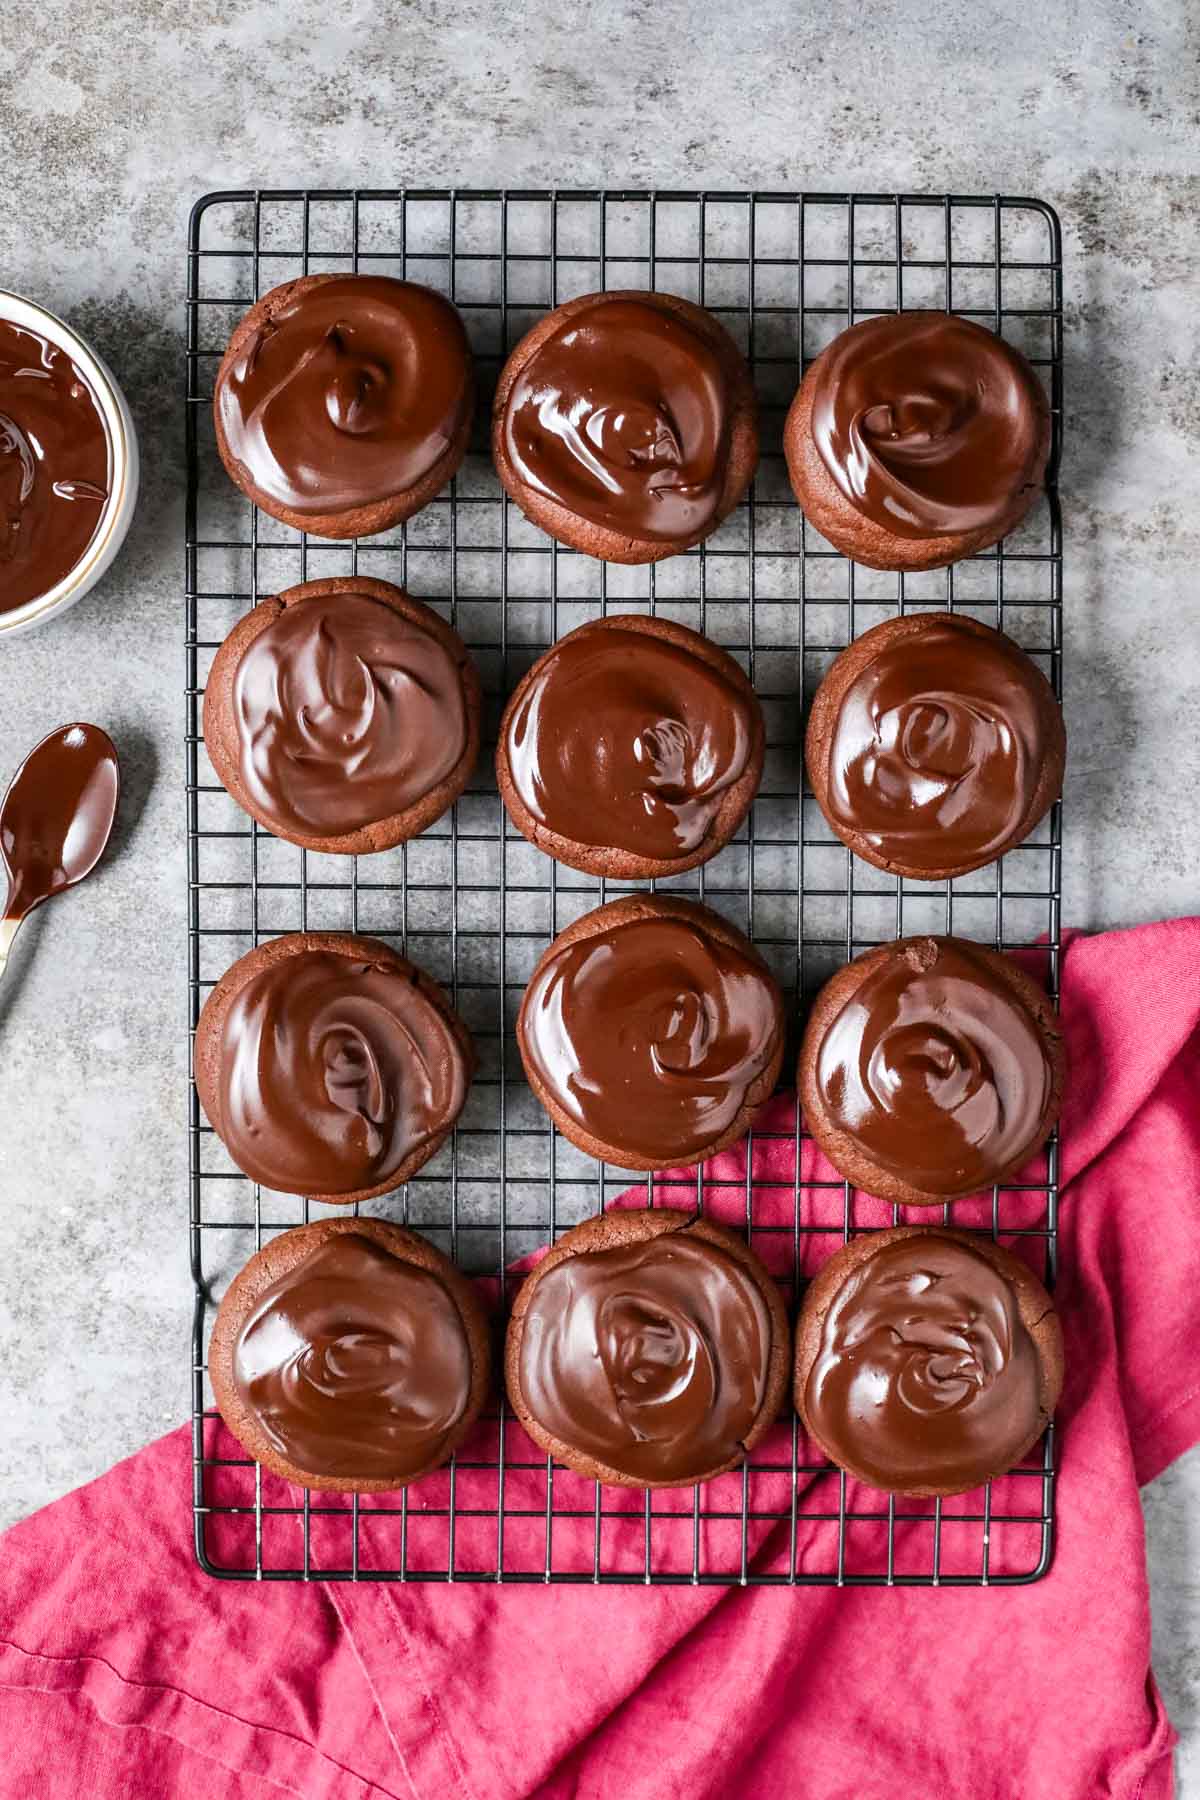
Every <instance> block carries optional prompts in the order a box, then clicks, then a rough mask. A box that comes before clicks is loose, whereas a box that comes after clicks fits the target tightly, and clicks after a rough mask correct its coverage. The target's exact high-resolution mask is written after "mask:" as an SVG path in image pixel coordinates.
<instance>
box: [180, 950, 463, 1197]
mask: <svg viewBox="0 0 1200 1800" xmlns="http://www.w3.org/2000/svg"><path fill="white" fill-rule="evenodd" d="M218 1054H219V1062H218V1066H217V1076H216V1103H217V1111H218V1115H219V1116H218V1118H216V1119H214V1120H213V1124H214V1125H215V1126H216V1127H217V1129H218V1130H219V1132H220V1135H221V1137H222V1139H223V1140H224V1142H225V1144H226V1146H227V1147H228V1149H229V1153H230V1155H231V1156H232V1157H233V1159H234V1161H235V1162H236V1163H237V1165H238V1167H239V1168H241V1169H243V1170H244V1171H245V1172H246V1174H247V1175H249V1176H250V1177H251V1179H252V1180H254V1181H260V1182H262V1183H263V1185H264V1186H265V1187H270V1188H276V1189H278V1190H280V1191H281V1192H283V1193H289V1194H352V1193H355V1192H357V1191H358V1190H359V1189H360V1188H373V1187H377V1186H378V1185H379V1184H380V1183H381V1182H385V1181H386V1180H387V1179H388V1177H389V1176H391V1175H392V1174H394V1173H395V1171H396V1170H397V1169H398V1168H399V1167H400V1166H401V1164H402V1163H403V1162H405V1161H406V1160H407V1158H408V1157H410V1156H411V1155H412V1154H413V1153H414V1152H415V1151H417V1150H418V1149H419V1148H420V1147H421V1146H422V1145H423V1144H426V1143H428V1142H429V1140H430V1139H431V1138H434V1137H436V1136H438V1135H439V1134H440V1133H441V1132H442V1130H443V1129H444V1128H445V1126H446V1125H447V1123H448V1122H449V1121H450V1120H452V1119H453V1118H454V1117H455V1116H456V1115H457V1113H458V1111H459V1109H460V1108H461V1106H462V1102H463V1098H464V1095H465V1092H466V1082H467V1073H466V1067H465V1061H464V1057H463V1053H462V1050H461V1048H460V1046H459V1044H458V1041H457V1039H456V1038H455V1036H454V1034H453V1032H452V1030H451V1028H450V1025H449V1023H448V1022H447V1020H446V1019H445V1018H444V1017H443V1016H442V1014H441V1012H439V1010H438V1009H437V1007H436V1006H435V1005H434V1004H433V1002H432V1001H431V1000H430V999H428V998H427V996H426V995H425V994H424V993H423V992H422V990H421V989H420V988H419V987H418V986H417V985H416V984H415V982H413V981H412V980H411V979H408V978H406V977H405V976H404V975H403V974H402V973H400V972H399V971H398V970H396V969H394V968H392V967H390V966H389V965H387V964H383V963H372V962H368V961H360V960H359V959H357V958H355V957H351V956H343V955H340V954H338V953H337V952H335V951H330V950H320V949H306V950H304V951H302V952H299V953H298V954H296V955H295V956H288V957H284V958H282V959H281V960H280V961H278V962H272V963H268V964H266V965H265V966H263V967H262V968H260V969H259V971H258V972H257V974H255V975H253V976H251V978H250V980H249V981H248V982H246V983H245V985H244V986H243V987H242V988H241V989H240V991H239V992H238V993H237V995H236V996H235V998H234V1000H233V1002H232V1004H231V1005H230V1007H229V1010H228V1012H227V1013H226V1015H225V1019H224V1024H223V1030H222V1033H221V1038H220V1044H219V1051H218Z"/></svg>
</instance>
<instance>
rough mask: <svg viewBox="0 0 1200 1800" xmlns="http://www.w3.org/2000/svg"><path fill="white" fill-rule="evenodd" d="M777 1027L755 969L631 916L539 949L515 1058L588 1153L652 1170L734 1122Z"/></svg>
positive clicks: (677, 929)
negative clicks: (616, 1154)
mask: <svg viewBox="0 0 1200 1800" xmlns="http://www.w3.org/2000/svg"><path fill="white" fill-rule="evenodd" d="M782 1030H783V1018H782V1004H781V1001H780V997H779V991H778V989H777V988H776V986H775V983H774V982H773V981H772V979H771V977H770V975H769V974H768V973H767V971H766V970H765V969H764V968H763V967H762V966H761V965H760V964H759V963H758V962H756V961H751V960H750V958H749V957H747V956H746V955H744V954H743V953H742V951H740V950H737V949H734V948H733V947H732V945H729V944H725V943H722V942H720V941H719V940H718V939H717V938H715V937H712V936H710V935H709V933H708V932H707V931H705V930H704V929H703V928H702V927H701V926H700V925H699V924H696V923H692V922H691V921H688V920H684V919H680V918H671V917H657V918H639V919H634V920H631V921H627V922H626V923H624V924H618V925H616V926H614V927H612V928H610V929H609V930H606V931H602V932H598V933H596V934H595V935H594V936H592V937H587V938H577V939H576V940H575V942H574V943H570V944H567V945H564V946H562V947H561V948H559V949H558V950H557V951H555V950H554V949H553V947H552V948H551V952H550V954H549V955H548V957H547V958H546V960H545V962H544V963H543V964H542V965H541V967H540V969H539V970H538V971H536V972H535V974H534V978H533V980H532V981H531V982H530V984H529V986H528V988H527V989H526V991H525V999H524V1001H523V1002H522V1007H521V1033H522V1042H523V1046H524V1051H525V1055H526V1057H527V1059H528V1060H529V1062H530V1064H531V1065H532V1067H533V1069H534V1070H535V1071H536V1073H537V1075H538V1076H539V1077H540V1079H541V1080H542V1082H543V1083H544V1084H545V1086H546V1087H547V1088H548V1089H549V1090H550V1092H551V1093H552V1094H553V1096H554V1098H555V1100H556V1101H557V1103H558V1104H559V1105H560V1106H561V1107H562V1108H563V1110H564V1111H565V1112H566V1113H567V1114H568V1116H569V1117H570V1118H572V1119H573V1120H574V1121H575V1123H576V1125H577V1126H578V1127H579V1128H580V1129H581V1130H582V1131H584V1132H586V1133H587V1134H588V1135H589V1136H590V1137H593V1138H595V1139H596V1140H597V1141H598V1142H600V1143H602V1144H606V1145H610V1146H612V1147H614V1148H618V1149H621V1150H623V1151H625V1152H626V1153H628V1154H629V1155H632V1156H646V1157H647V1158H649V1159H651V1160H652V1161H661V1160H662V1159H663V1158H670V1157H679V1158H691V1159H693V1160H694V1159H695V1158H696V1157H698V1156H700V1155H701V1154H703V1152H704V1151H705V1149H706V1148H707V1147H708V1146H709V1145H711V1144H714V1143H716V1141H717V1139H718V1138H720V1137H721V1136H722V1135H723V1134H724V1133H725V1132H726V1131H728V1130H729V1128H730V1127H731V1126H732V1125H733V1123H734V1121H735V1119H736V1118H737V1115H738V1113H739V1112H740V1110H741V1109H742V1107H743V1106H744V1105H745V1104H746V1097H747V1094H748V1092H749V1090H750V1088H751V1087H752V1086H753V1084H754V1083H755V1082H756V1081H757V1080H758V1079H759V1078H760V1077H761V1076H762V1074H763V1071H764V1070H765V1069H766V1068H767V1067H768V1065H769V1064H770V1062H771V1060H772V1057H773V1056H774V1054H775V1051H776V1050H777V1048H778V1045H779V1039H780V1036H781V1034H782Z"/></svg>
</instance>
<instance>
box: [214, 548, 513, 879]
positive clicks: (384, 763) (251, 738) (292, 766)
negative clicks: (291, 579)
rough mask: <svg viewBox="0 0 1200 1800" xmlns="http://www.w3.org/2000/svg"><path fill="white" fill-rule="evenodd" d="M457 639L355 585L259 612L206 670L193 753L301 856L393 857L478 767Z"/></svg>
mask: <svg viewBox="0 0 1200 1800" xmlns="http://www.w3.org/2000/svg"><path fill="white" fill-rule="evenodd" d="M479 714H480V689H479V677H478V675H477V674H476V671H475V665H474V663H473V662H472V661H471V658H470V656H469V655H468V654H467V647H466V645H465V644H464V643H463V641H462V639H461V638H460V637H459V635H458V633H457V632H456V631H454V630H453V629H452V628H451V627H450V626H449V625H447V624H446V622H445V620H444V619H441V618H439V617H438V615H437V613H435V612H434V611H432V609H431V608H430V607H428V606H423V605H422V604H421V602H420V601H419V600H414V599H412V598H411V597H410V595H408V594H406V593H405V592H404V590H403V588H398V587H393V586H392V584H391V582H389V581H372V580H370V579H369V578H368V577H366V576H364V575H342V576H337V577H336V578H334V579H333V580H330V581H307V582H304V583H302V584H301V585H300V586H299V587H293V588H288V589H287V590H286V591H285V592H284V593H282V594H278V595H276V596H275V597H274V598H273V599H270V600H264V601H262V602H261V604H260V605H258V606H256V607H255V608H254V611H253V612H251V613H248V614H247V615H246V617H245V618H244V619H242V620H240V621H239V623H238V624H237V625H235V626H234V628H233V630H232V631H231V632H230V634H229V636H228V637H227V638H226V639H225V642H224V643H223V644H222V645H221V648H220V649H219V650H218V651H217V654H216V656H215V657H214V658H213V665H212V669H211V671H210V673H209V677H208V683H207V686H206V688H205V694H204V742H205V745H206V747H207V750H208V754H209V758H210V760H211V762H212V765H213V768H214V769H215V770H216V772H217V776H218V778H219V779H220V781H221V782H222V783H223V785H224V786H225V787H226V788H227V789H228V791H229V792H230V793H231V794H232V795H233V798H234V799H235V800H236V801H237V803H238V805H239V806H240V807H241V808H242V809H243V811H245V812H248V813H249V814H250V816H251V818H253V819H257V820H258V822H259V824H260V825H263V826H265V827H266V829H267V830H268V831H271V832H274V834H275V836H276V837H281V838H287V839H288V840H289V842H291V843H293V844H302V845H303V846H304V847H305V848H306V849H309V850H325V851H328V852H331V853H335V854H338V855H345V856H358V855H363V854H366V853H367V852H369V851H372V850H390V849H391V848H392V846H393V845H394V844H399V843H403V842H404V841H405V840H406V839H407V838H411V837H416V835H417V834H418V832H421V831H424V830H425V828H426V826H428V825H431V824H432V823H433V821H434V820H435V819H437V818H440V817H441V815H442V814H443V813H444V812H446V811H447V809H448V808H449V807H450V806H452V805H453V803H454V801H455V800H457V798H458V796H459V795H460V794H461V793H462V791H463V788H464V787H465V786H466V784H467V782H468V780H469V779H470V776H471V772H472V770H473V769H474V767H475V760H476V757H477V756H478V754H479Z"/></svg>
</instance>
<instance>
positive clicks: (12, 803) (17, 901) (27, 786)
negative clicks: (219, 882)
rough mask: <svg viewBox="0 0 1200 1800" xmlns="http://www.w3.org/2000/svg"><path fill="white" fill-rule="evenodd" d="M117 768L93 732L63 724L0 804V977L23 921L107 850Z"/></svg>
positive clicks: (107, 742)
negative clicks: (3, 882) (3, 889)
mask: <svg viewBox="0 0 1200 1800" xmlns="http://www.w3.org/2000/svg"><path fill="white" fill-rule="evenodd" d="M120 792H121V769H120V764H119V763H118V761H117V753H116V750H115V749H114V748H113V743H112V739H111V738H110V737H109V736H108V733H107V732H104V731H101V729H100V727H99V726H98V725H63V726H62V727H61V728H60V729H59V730H58V731H52V732H51V733H50V736H49V737H48V738H43V740H42V742H41V743H40V744H39V745H38V746H37V748H36V749H35V750H31V751H30V752H29V755H28V756H27V757H26V758H25V761H24V762H23V763H22V764H21V767H20V768H19V769H18V770H17V772H16V774H15V775H14V776H13V778H12V781H11V782H10V784H9V789H8V792H7V794H5V796H4V799H3V801H0V859H2V860H3V862H4V866H5V869H6V870H7V871H8V899H7V900H6V901H5V904H4V916H3V918H0V975H3V973H4V970H5V968H6V966H7V964H8V953H9V951H10V950H11V949H12V944H13V939H14V938H15V937H16V935H17V931H18V929H19V928H20V925H21V923H22V921H23V920H24V919H27V918H28V917H29V914H30V913H31V912H32V911H33V910H34V908H35V907H38V906H40V905H41V904H42V902H43V900H49V899H50V898H51V897H52V896H53V895H55V894H61V893H63V892H64V891H65V890H66V889H67V888H71V887H74V886H75V884H76V883H77V882H80V881H82V880H83V879H84V877H85V876H87V875H90V874H91V872H92V870H93V869H94V868H95V866H96V864H97V863H98V862H99V861H100V858H101V857H102V856H103V855H104V851H105V849H106V847H107V845H108V840H109V837H110V836H111V834H112V828H113V820H114V818H115V817H116V812H117V798H118V796H119V794H120Z"/></svg>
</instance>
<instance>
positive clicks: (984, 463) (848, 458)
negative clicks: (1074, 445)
mask: <svg viewBox="0 0 1200 1800" xmlns="http://www.w3.org/2000/svg"><path fill="white" fill-rule="evenodd" d="M814 380H815V382H816V388H815V392H814V394H813V404H812V431H813V440H814V442H815V443H816V446H817V450H818V452H819V454H820V457H821V460H822V462H823V463H824V464H825V466H826V468H827V469H828V470H829V473H830V474H831V475H832V477H833V479H834V481H835V482H836V483H837V485H838V487H839V488H840V489H841V491H842V493H843V494H844V495H845V497H846V499H847V500H849V501H850V503H851V505H852V506H854V507H855V508H856V509H857V511H859V512H860V513H862V514H864V515H865V517H867V518H868V519H871V520H873V521H874V523H875V524H876V525H881V526H883V527H884V529H885V530H887V531H890V532H892V533H893V534H894V535H895V536H896V537H902V538H928V537H950V536H955V535H957V534H958V533H960V532H970V531H978V530H980V529H981V528H984V527H990V526H992V525H999V524H1002V522H1003V521H1004V519H1005V517H1006V516H1007V514H1008V513H1009V512H1010V510H1011V508H1012V506H1013V503H1014V501H1015V500H1016V498H1017V496H1018V494H1020V493H1021V492H1022V491H1023V490H1026V489H1028V488H1029V487H1031V486H1033V485H1035V484H1036V483H1037V482H1038V481H1040V478H1041V469H1040V467H1039V460H1040V457H1041V454H1042V446H1043V441H1044V440H1043V420H1044V417H1045V412H1046V402H1045V398H1044V396H1043V394H1042V389H1041V386H1040V384H1039V382H1038V379H1037V376H1036V374H1035V373H1034V370H1033V369H1032V368H1031V366H1030V365H1029V363H1028V362H1027V361H1026V360H1025V358H1024V357H1023V356H1021V354H1020V353H1019V352H1018V351H1016V350H1014V349H1013V348H1012V346H1011V345H1009V344H1006V343H1005V342H1004V340H1003V339H1002V338H999V337H996V336H995V335H994V334H993V333H992V332H990V331H985V330H984V329H983V327H982V326H980V325H975V324H973V323H972V322H971V321H970V320H968V319H959V318H955V317H953V316H952V315H951V314H949V313H931V312H925V313H901V314H896V315H894V316H888V317H885V318H876V319H865V320H863V321H862V323H861V324H858V325H853V326H851V327H850V329H849V330H848V331H844V332H842V334H841V336H840V337H838V338H835V340H834V342H833V343H832V344H830V345H829V347H828V349H826V350H824V351H823V352H822V353H821V357H820V359H819V361H818V362H817V363H816V364H814Z"/></svg>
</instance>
